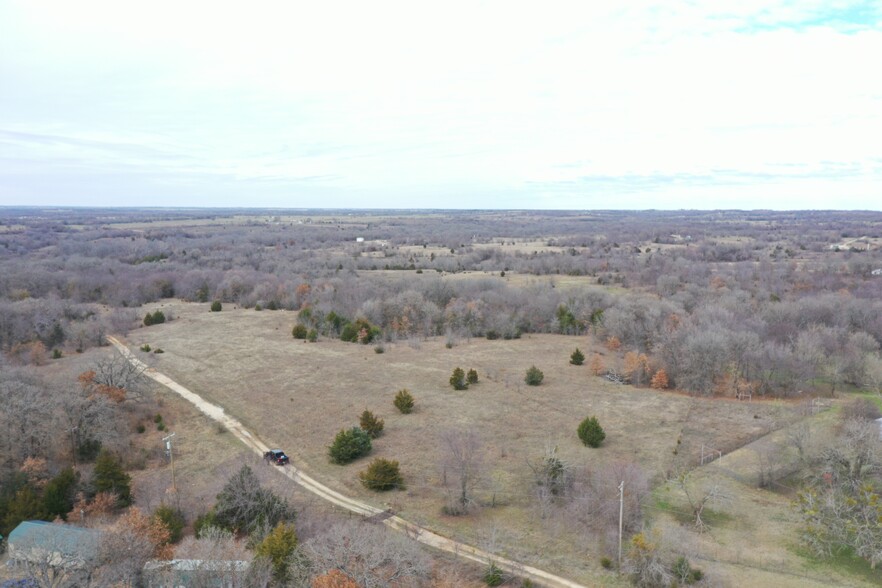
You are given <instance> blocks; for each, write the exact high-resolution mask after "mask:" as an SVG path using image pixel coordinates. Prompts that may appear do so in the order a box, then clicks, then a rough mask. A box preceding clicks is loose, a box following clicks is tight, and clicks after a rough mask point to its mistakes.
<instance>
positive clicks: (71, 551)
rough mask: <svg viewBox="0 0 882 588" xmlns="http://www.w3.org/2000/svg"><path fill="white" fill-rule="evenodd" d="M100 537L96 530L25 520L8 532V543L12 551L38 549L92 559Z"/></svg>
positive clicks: (96, 551)
mask: <svg viewBox="0 0 882 588" xmlns="http://www.w3.org/2000/svg"><path fill="white" fill-rule="evenodd" d="M99 535H100V533H99V532H98V531H96V530H94V529H86V528H84V527H74V526H73V525H63V524H56V523H47V522H46V521H24V522H23V523H21V524H20V525H18V526H17V527H16V528H15V529H13V530H12V532H11V533H9V538H8V539H7V544H8V545H9V548H10V551H11V552H12V551H14V550H19V549H20V550H22V551H27V550H31V549H41V550H46V551H51V552H57V553H63V554H64V555H67V556H73V557H78V558H82V559H92V558H93V557H95V556H97V555H98V538H99Z"/></svg>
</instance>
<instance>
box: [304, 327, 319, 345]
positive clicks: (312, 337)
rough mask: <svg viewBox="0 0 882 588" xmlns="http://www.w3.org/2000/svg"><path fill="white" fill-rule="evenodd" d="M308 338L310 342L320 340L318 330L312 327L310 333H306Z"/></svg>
mask: <svg viewBox="0 0 882 588" xmlns="http://www.w3.org/2000/svg"><path fill="white" fill-rule="evenodd" d="M306 340H307V341H309V342H310V343H315V342H316V341H318V330H316V329H310V330H309V333H307V335H306Z"/></svg>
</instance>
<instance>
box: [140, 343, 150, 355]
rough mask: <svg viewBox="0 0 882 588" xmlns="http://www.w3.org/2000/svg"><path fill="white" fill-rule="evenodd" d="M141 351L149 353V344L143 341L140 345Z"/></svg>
mask: <svg viewBox="0 0 882 588" xmlns="http://www.w3.org/2000/svg"><path fill="white" fill-rule="evenodd" d="M141 351H143V352H144V353H150V345H148V344H147V343H144V344H143V345H141Z"/></svg>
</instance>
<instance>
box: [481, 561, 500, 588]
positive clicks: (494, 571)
mask: <svg viewBox="0 0 882 588" xmlns="http://www.w3.org/2000/svg"><path fill="white" fill-rule="evenodd" d="M481 579H482V580H484V583H485V584H487V585H488V586H502V584H503V583H504V582H505V578H504V577H503V576H502V570H501V569H499V566H497V565H496V564H495V563H494V562H492V561H491V562H490V567H488V568H487V571H486V572H484V575H483V576H481Z"/></svg>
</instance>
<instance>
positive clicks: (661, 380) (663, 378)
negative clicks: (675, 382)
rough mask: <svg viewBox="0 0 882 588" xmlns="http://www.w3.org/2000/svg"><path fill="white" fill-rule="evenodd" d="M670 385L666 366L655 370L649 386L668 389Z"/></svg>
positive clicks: (656, 388)
mask: <svg viewBox="0 0 882 588" xmlns="http://www.w3.org/2000/svg"><path fill="white" fill-rule="evenodd" d="M668 385H669V384H668V373H667V372H666V371H665V370H664V368H662V369H660V370H658V371H657V372H655V374H653V376H652V380H650V382H649V387H650V388H654V389H655V390H667V388H668Z"/></svg>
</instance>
